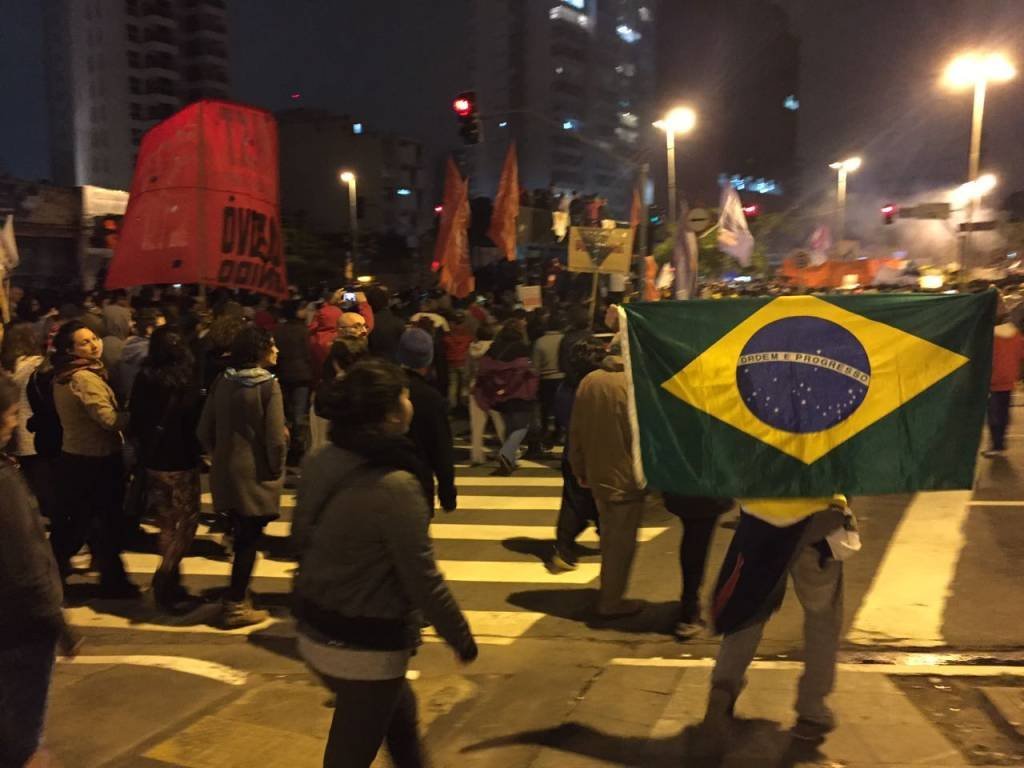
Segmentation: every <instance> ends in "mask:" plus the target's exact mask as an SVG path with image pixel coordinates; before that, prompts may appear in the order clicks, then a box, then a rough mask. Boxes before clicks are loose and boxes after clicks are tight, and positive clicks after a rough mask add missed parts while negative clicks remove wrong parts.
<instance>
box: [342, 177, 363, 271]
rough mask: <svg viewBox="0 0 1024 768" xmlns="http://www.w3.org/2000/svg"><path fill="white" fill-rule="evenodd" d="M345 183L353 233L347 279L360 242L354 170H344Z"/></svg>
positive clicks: (343, 179)
mask: <svg viewBox="0 0 1024 768" xmlns="http://www.w3.org/2000/svg"><path fill="white" fill-rule="evenodd" d="M339 178H340V179H341V181H342V183H343V184H347V185H348V226H349V231H350V232H351V235H352V247H351V248H350V249H349V258H348V261H347V263H346V264H345V279H346V280H350V279H351V278H352V273H353V270H354V266H353V265H354V264H355V261H356V243H358V242H359V222H358V221H357V218H356V205H357V203H356V175H355V174H354V173H353V172H352V171H342V172H341V174H340V175H339Z"/></svg>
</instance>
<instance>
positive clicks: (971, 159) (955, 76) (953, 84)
mask: <svg viewBox="0 0 1024 768" xmlns="http://www.w3.org/2000/svg"><path fill="white" fill-rule="evenodd" d="M1016 75H1017V70H1016V68H1015V67H1014V66H1013V63H1012V62H1011V61H1010V60H1009V59H1008V58H1006V56H1004V55H1003V54H1001V53H988V54H982V53H964V54H961V55H960V56H957V57H956V58H955V59H953V60H952V61H951V62H950V63H949V65H948V66H947V67H946V72H945V76H944V80H945V82H946V85H948V86H949V87H950V88H953V89H955V90H962V89H965V88H971V87H973V88H974V110H973V112H972V115H971V146H970V150H969V152H968V157H967V183H968V184H974V183H975V182H976V181H978V172H979V168H980V166H981V132H982V127H983V122H984V119H985V97H986V95H987V93H988V85H989V83H1005V82H1007V81H1008V80H1012V79H1013V78H1014V77H1016ZM977 189H978V187H975V188H974V193H973V194H970V195H969V196H968V201H967V231H966V232H964V237H963V243H962V248H961V252H960V282H961V285H962V284H963V283H964V281H965V280H966V277H967V275H966V269H967V257H968V255H969V253H970V245H971V225H972V224H973V223H974V210H975V208H976V205H977V201H978V200H979V198H980V197H981V195H979V194H977Z"/></svg>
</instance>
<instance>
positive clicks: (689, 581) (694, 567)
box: [663, 493, 733, 640]
mask: <svg viewBox="0 0 1024 768" xmlns="http://www.w3.org/2000/svg"><path fill="white" fill-rule="evenodd" d="M663 499H664V502H665V509H667V510H668V511H669V512H670V513H671V514H673V515H675V516H676V517H678V518H679V522H681V523H682V524H683V535H682V537H681V538H680V540H679V570H680V574H681V576H682V583H683V588H682V593H681V597H680V598H679V614H678V617H677V619H676V624H675V627H674V628H673V630H672V633H673V634H674V635H675V636H676V639H677V640H690V639H692V638H694V637H696V636H697V635H699V634H700V633H701V632H703V631H704V629H705V627H706V626H707V624H706V622H705V621H704V618H703V616H702V614H701V606H700V589H701V586H703V584H704V571H705V567H706V565H707V561H708V552H709V551H710V550H711V538H712V536H714V533H715V525H716V524H717V523H718V518H719V517H720V516H721V515H723V514H725V513H726V512H728V511H729V510H730V509H732V506H733V501H732V499H729V498H714V497H708V496H677V495H676V494H673V493H665V494H663Z"/></svg>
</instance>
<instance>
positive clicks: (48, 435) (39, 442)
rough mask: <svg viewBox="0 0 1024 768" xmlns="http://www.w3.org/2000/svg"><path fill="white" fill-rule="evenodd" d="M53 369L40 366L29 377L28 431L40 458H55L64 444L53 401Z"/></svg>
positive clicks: (62, 431) (62, 430) (58, 417)
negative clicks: (30, 413)
mask: <svg viewBox="0 0 1024 768" xmlns="http://www.w3.org/2000/svg"><path fill="white" fill-rule="evenodd" d="M53 376H54V370H53V368H50V367H48V366H47V367H46V368H45V369H44V368H43V367H42V366H40V367H39V368H37V369H36V371H35V373H33V374H32V376H30V377H29V380H28V385H27V388H26V389H27V392H28V402H29V405H31V406H32V416H31V418H29V420H28V431H29V432H32V433H33V434H34V435H35V447H36V453H38V454H39V455H40V456H57V455H59V454H60V449H61V445H62V444H63V442H64V429H63V428H62V427H61V425H60V416H58V415H57V405H56V403H54V401H53Z"/></svg>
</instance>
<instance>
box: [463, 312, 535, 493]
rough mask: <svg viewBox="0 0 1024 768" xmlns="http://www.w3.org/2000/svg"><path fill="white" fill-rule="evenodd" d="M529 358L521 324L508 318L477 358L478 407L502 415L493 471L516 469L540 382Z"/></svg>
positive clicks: (497, 472)
mask: <svg viewBox="0 0 1024 768" xmlns="http://www.w3.org/2000/svg"><path fill="white" fill-rule="evenodd" d="M531 358H532V356H531V354H530V345H529V344H528V343H527V341H526V339H525V338H524V336H523V333H522V330H521V326H520V324H519V323H518V321H516V320H510V321H509V322H508V323H506V324H505V326H504V327H503V328H502V329H501V330H500V331H499V332H498V335H497V337H496V338H495V339H494V343H493V344H492V345H491V348H490V349H489V350H487V354H485V355H484V356H483V358H482V359H481V360H480V367H479V369H478V370H477V377H476V385H475V387H474V390H473V397H474V398H475V399H476V402H477V405H478V406H479V407H480V409H481V410H483V411H484V412H487V411H492V410H496V411H498V412H500V413H501V415H502V416H503V417H504V419H505V430H506V437H505V442H504V444H503V445H502V446H501V450H500V451H499V452H498V468H497V469H496V470H494V472H493V473H492V474H494V475H501V476H508V475H511V474H512V473H513V472H514V471H515V469H516V466H517V464H518V454H519V446H520V445H521V444H522V442H523V440H524V439H525V438H526V434H527V432H528V431H529V429H530V420H531V418H532V416H533V408H534V404H535V402H536V400H537V388H538V383H539V379H538V377H537V372H536V370H534V368H533V362H532V359H531Z"/></svg>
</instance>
